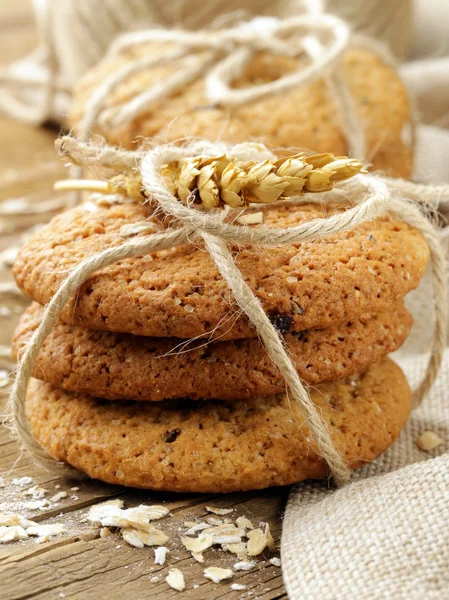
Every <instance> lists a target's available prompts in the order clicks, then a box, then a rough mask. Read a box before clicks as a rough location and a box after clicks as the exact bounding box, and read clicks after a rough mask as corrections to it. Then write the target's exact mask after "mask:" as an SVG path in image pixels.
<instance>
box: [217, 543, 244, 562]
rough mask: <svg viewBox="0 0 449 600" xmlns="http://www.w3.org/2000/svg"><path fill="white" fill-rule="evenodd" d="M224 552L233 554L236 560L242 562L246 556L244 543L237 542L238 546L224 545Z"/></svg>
mask: <svg viewBox="0 0 449 600" xmlns="http://www.w3.org/2000/svg"><path fill="white" fill-rule="evenodd" d="M222 548H223V550H224V551H225V552H230V553H231V554H235V555H236V556H237V558H239V559H241V560H243V559H244V558H246V555H247V548H246V543H245V542H239V543H238V544H224V545H223V546H222Z"/></svg>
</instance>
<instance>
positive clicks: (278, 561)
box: [270, 556, 281, 567]
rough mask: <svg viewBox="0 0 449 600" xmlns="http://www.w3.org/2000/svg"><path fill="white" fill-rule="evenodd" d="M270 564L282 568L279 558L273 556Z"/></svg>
mask: <svg viewBox="0 0 449 600" xmlns="http://www.w3.org/2000/svg"><path fill="white" fill-rule="evenodd" d="M270 563H271V564H272V565H274V566H275V567H280V566H281V559H280V558H278V557H277V556H273V558H270Z"/></svg>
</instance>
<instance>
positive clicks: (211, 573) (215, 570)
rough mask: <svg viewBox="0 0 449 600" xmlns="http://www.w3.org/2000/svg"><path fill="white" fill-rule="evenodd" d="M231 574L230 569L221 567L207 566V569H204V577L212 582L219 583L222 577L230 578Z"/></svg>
mask: <svg viewBox="0 0 449 600" xmlns="http://www.w3.org/2000/svg"><path fill="white" fill-rule="evenodd" d="M233 575H234V573H233V571H232V569H222V568H221V567H207V569H204V577H206V579H210V580H211V581H213V582H214V583H220V581H223V580H224V579H231V577H232V576H233Z"/></svg>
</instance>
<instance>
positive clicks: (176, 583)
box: [165, 569, 186, 592]
mask: <svg viewBox="0 0 449 600" xmlns="http://www.w3.org/2000/svg"><path fill="white" fill-rule="evenodd" d="M165 581H166V582H167V583H168V585H169V586H170V587H171V588H173V589H174V590H177V591H178V592H182V591H184V590H185V588H186V583H185V581H184V575H183V574H182V571H180V570H179V569H170V571H169V572H168V575H167V577H166V578H165Z"/></svg>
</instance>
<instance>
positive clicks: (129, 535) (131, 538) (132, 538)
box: [122, 529, 145, 548]
mask: <svg viewBox="0 0 449 600" xmlns="http://www.w3.org/2000/svg"><path fill="white" fill-rule="evenodd" d="M122 536H123V539H124V540H125V542H126V543H127V544H129V545H130V546H134V548H143V547H144V546H145V544H144V543H143V540H142V538H141V537H140V535H138V533H137V531H136V530H135V529H124V530H123V531H122Z"/></svg>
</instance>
